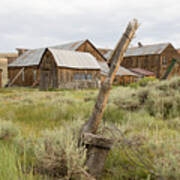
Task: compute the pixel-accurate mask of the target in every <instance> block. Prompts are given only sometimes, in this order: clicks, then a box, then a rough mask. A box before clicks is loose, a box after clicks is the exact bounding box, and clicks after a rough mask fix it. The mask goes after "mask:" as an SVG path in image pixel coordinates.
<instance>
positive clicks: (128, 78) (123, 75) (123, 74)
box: [114, 66, 139, 85]
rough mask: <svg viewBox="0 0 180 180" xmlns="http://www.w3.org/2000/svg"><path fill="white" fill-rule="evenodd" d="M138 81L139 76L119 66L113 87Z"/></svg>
mask: <svg viewBox="0 0 180 180" xmlns="http://www.w3.org/2000/svg"><path fill="white" fill-rule="evenodd" d="M138 79H139V75H138V74H136V73H134V72H132V71H130V70H128V69H126V68H124V67H122V66H120V67H119V69H118V71H117V73H116V77H115V79H114V84H115V85H127V84H130V83H134V82H136V81H137V80H138Z"/></svg>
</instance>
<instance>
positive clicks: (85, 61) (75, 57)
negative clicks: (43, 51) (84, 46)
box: [47, 48, 100, 70]
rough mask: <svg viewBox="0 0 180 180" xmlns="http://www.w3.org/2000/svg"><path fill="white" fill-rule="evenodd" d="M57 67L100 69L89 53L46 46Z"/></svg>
mask: <svg viewBox="0 0 180 180" xmlns="http://www.w3.org/2000/svg"><path fill="white" fill-rule="evenodd" d="M47 50H49V51H50V52H51V53H52V55H53V57H54V60H55V62H56V64H57V66H58V67H66V68H73V69H97V70H99V69H100V66H99V64H98V63H97V61H96V59H95V58H94V56H92V55H91V54H89V53H82V52H74V51H68V50H61V49H55V48H48V49H47Z"/></svg>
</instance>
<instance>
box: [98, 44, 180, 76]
mask: <svg viewBox="0 0 180 180" xmlns="http://www.w3.org/2000/svg"><path fill="white" fill-rule="evenodd" d="M138 45H139V46H138V47H132V48H129V49H128V50H127V51H126V53H125V55H124V60H123V61H122V63H121V65H122V66H123V67H125V68H127V69H132V68H140V69H144V70H147V71H150V72H153V73H154V74H155V76H156V77H157V78H162V77H163V75H164V73H165V72H166V71H167V69H168V67H169V65H170V64H171V62H172V59H173V58H176V59H179V58H180V55H179V54H178V52H177V50H176V49H175V48H174V47H173V45H172V44H171V43H162V44H153V45H142V44H141V43H139V44H138ZM99 50H100V51H101V52H102V53H103V54H104V56H105V58H107V59H108V60H110V56H111V54H112V50H110V49H107V50H106V49H105V50H102V49H99ZM109 64H111V62H110V61H109ZM179 71H180V66H179V64H176V65H175V67H174V69H173V73H171V76H173V75H176V74H177V75H178V74H179Z"/></svg>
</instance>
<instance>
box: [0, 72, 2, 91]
mask: <svg viewBox="0 0 180 180" xmlns="http://www.w3.org/2000/svg"><path fill="white" fill-rule="evenodd" d="M1 87H2V69H0V88H1Z"/></svg>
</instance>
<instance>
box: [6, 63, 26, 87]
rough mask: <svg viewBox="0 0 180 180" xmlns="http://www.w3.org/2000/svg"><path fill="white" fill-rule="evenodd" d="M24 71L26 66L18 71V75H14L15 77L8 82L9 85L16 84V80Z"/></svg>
mask: <svg viewBox="0 0 180 180" xmlns="http://www.w3.org/2000/svg"><path fill="white" fill-rule="evenodd" d="M23 71H24V67H23V68H22V69H20V71H19V72H18V73H17V75H16V76H15V77H14V79H13V80H12V81H11V82H9V83H8V85H7V87H10V86H12V85H13V84H14V82H15V81H16V80H17V78H18V77H19V76H20V75H21V74H22V72H23Z"/></svg>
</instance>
